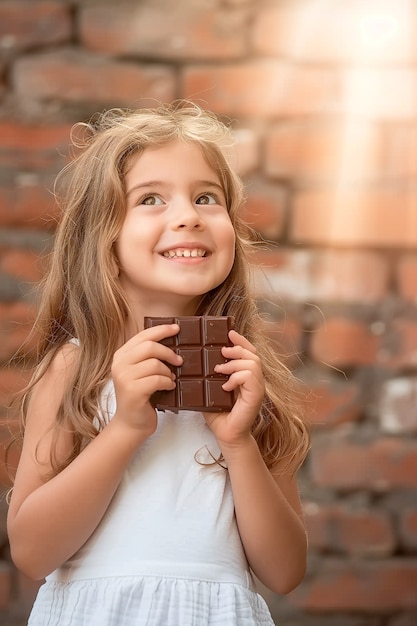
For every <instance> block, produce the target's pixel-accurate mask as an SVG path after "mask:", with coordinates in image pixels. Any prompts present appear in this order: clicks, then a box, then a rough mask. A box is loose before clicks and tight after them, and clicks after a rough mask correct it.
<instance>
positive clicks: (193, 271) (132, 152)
mask: <svg viewBox="0 0 417 626" xmlns="http://www.w3.org/2000/svg"><path fill="white" fill-rule="evenodd" d="M85 135H86V136H85V137H84V145H83V150H80V149H81V146H80V145H79V144H78V145H77V148H78V150H79V152H78V155H77V156H76V158H74V160H73V162H72V163H71V164H70V165H69V166H68V167H67V168H66V170H65V173H66V174H67V175H69V176H67V177H66V178H65V186H64V190H63V193H62V197H61V201H62V206H63V214H62V220H61V223H60V226H59V229H58V232H57V237H56V245H55V250H54V252H53V254H52V259H51V267H50V271H49V274H48V275H47V277H46V279H45V283H44V285H43V298H42V301H41V303H40V307H39V316H38V319H37V323H36V330H37V332H38V333H39V334H40V344H39V363H38V366H37V369H36V371H35V373H34V377H33V379H32V381H31V383H30V384H29V386H28V388H27V389H26V390H25V393H24V399H23V403H22V407H23V409H22V414H23V419H24V425H25V435H24V441H23V449H22V454H21V459H20V463H19V467H18V470H17V474H16V478H15V484H14V488H13V492H12V497H11V502H10V508H9V516H8V531H9V538H10V545H11V550H12V556H13V559H14V562H15V564H16V566H17V567H18V568H20V569H21V570H22V571H23V572H24V573H25V574H27V575H28V576H30V577H32V578H34V579H42V578H44V577H46V582H45V583H44V584H43V586H42V587H41V589H40V591H39V594H38V597H37V599H36V601H35V605H34V607H33V610H32V614H31V617H30V619H29V624H31V625H33V626H42V625H45V626H46V625H48V626H80V625H85V626H94V625H97V626H107V625H109V626H110V625H111V626H140V625H145V624H146V626H157V625H158V626H205V625H212V626H214V625H217V626H229V625H230V626H231V625H236V626H254V625H271V624H273V621H272V619H271V616H270V614H269V611H268V609H267V606H266V604H265V602H264V600H263V599H262V598H261V596H260V595H258V594H257V593H256V591H255V590H254V585H253V579H252V572H253V573H254V574H255V575H256V577H258V578H259V580H260V581H262V583H264V584H265V585H266V586H267V587H269V588H270V589H271V590H273V591H275V592H277V593H287V592H289V591H290V590H291V589H293V588H294V587H295V586H296V585H298V583H299V582H300V581H301V580H302V578H303V576H304V572H305V564H306V545H307V542H306V533H305V528H304V524H303V519H302V511H301V506H300V500H299V495H298V490H297V483H296V472H297V469H298V467H299V466H300V464H301V462H302V461H303V459H304V457H305V455H306V453H307V449H308V435H307V431H306V428H305V426H304V424H303V422H302V420H301V419H300V417H299V415H298V412H297V411H298V409H297V408H296V406H295V403H294V401H293V399H292V398H293V397H294V395H293V392H292V389H291V387H292V384H291V375H290V374H289V372H288V371H287V369H286V368H285V367H284V366H283V365H282V364H281V363H280V362H279V360H277V358H276V356H275V354H274V352H273V351H272V349H271V348H270V347H269V346H268V342H267V341H266V339H264V338H263V336H262V330H261V329H262V321H261V318H260V314H259V313H258V311H257V309H256V306H255V302H254V298H253V296H252V294H251V292H250V288H249V283H248V251H249V250H250V248H251V246H252V244H251V240H250V237H249V233H248V231H247V229H246V228H245V227H244V225H243V224H242V222H241V221H240V219H239V208H240V206H241V204H242V187H241V183H240V181H239V179H238V177H237V176H236V175H235V174H234V173H233V171H232V169H231V168H230V166H229V165H228V162H227V160H226V158H225V155H224V154H225V148H226V147H227V145H229V144H230V139H231V135H230V131H229V130H228V128H227V127H226V126H224V125H223V124H222V123H221V122H220V121H218V120H217V119H216V118H215V116H214V115H212V114H210V113H207V112H204V111H203V110H201V109H200V108H199V107H197V106H195V105H190V104H186V103H180V104H177V105H175V106H163V107H160V108H158V109H155V110H139V111H136V112H132V111H122V110H114V111H110V112H107V113H104V114H103V115H101V116H100V117H99V119H97V120H96V121H95V122H94V123H91V124H88V125H85ZM184 315H231V316H233V317H234V320H235V330H231V331H230V333H229V338H230V341H231V343H232V345H231V346H229V347H224V348H222V354H223V356H224V361H225V362H224V363H221V364H219V365H218V366H217V368H216V369H217V371H218V372H219V373H221V374H224V375H226V382H225V383H224V385H223V388H224V390H226V391H232V390H233V391H234V394H235V398H236V400H235V403H234V405H233V408H232V410H231V411H230V412H220V413H198V412H190V411H182V410H181V411H179V412H178V413H175V412H171V411H165V412H162V411H156V410H155V409H154V408H153V407H152V406H151V403H150V396H151V395H152V394H153V393H155V392H156V391H157V390H171V389H173V388H174V387H175V385H176V381H175V378H174V375H173V374H172V370H173V369H174V368H175V367H178V366H179V365H181V362H182V359H181V357H180V356H179V355H176V354H175V353H174V352H173V351H172V350H171V349H170V348H169V347H167V346H166V345H164V344H163V343H161V340H163V339H165V338H168V337H171V336H174V335H175V334H177V333H178V331H179V327H178V326H177V325H176V324H162V325H159V326H154V327H152V328H147V329H144V316H159V317H162V316H171V317H172V316H174V317H175V316H184ZM169 366H171V367H169Z"/></svg>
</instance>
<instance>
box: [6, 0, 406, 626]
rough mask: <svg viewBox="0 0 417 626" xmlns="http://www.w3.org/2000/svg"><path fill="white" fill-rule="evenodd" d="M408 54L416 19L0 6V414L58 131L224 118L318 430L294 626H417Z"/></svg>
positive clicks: (77, 3) (64, 154)
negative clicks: (167, 105) (182, 115)
mask: <svg viewBox="0 0 417 626" xmlns="http://www.w3.org/2000/svg"><path fill="white" fill-rule="evenodd" d="M416 42H417V6H416V3H415V2H414V1H413V0H378V1H376V0H212V1H211V2H208V1H207V0H195V1H193V2H187V1H186V0H175V2H174V1H171V2H169V1H168V0H141V1H140V2H139V1H135V0H127V1H124V2H122V3H114V2H111V1H106V0H95V1H88V0H86V1H84V2H83V1H82V0H44V1H38V0H28V1H21V0H2V1H0V166H1V170H0V329H1V345H0V360H1V362H2V363H4V364H5V365H4V367H3V368H2V370H1V371H0V396H1V401H2V402H1V405H2V406H4V405H5V404H6V403H7V401H8V399H9V398H10V396H11V394H12V392H13V391H14V390H15V389H17V388H18V387H19V386H20V385H21V384H22V380H24V378H25V373H24V372H22V371H19V370H17V369H12V368H10V367H8V366H7V364H6V363H7V360H8V359H9V357H10V356H11V355H12V354H13V352H14V350H15V349H16V348H17V346H18V345H19V344H20V343H21V341H22V339H23V338H24V337H25V336H26V333H27V330H28V327H29V323H30V319H32V317H33V308H34V304H33V297H32V295H31V288H32V285H33V283H34V282H35V281H36V280H37V279H38V278H39V277H40V276H41V275H42V256H43V254H44V252H45V251H46V250H47V249H48V247H49V246H50V243H51V240H52V237H53V230H54V223H55V222H54V219H55V217H56V212H55V207H54V203H53V198H52V195H51V192H50V190H51V187H52V184H53V179H54V176H55V175H56V173H57V171H58V170H59V169H60V168H61V167H62V166H63V165H64V164H65V162H66V160H67V159H68V135H69V129H70V127H71V125H72V123H73V122H75V121H77V120H79V119H85V118H88V117H89V116H90V115H91V114H92V113H94V112H95V111H97V110H102V109H103V108H109V107H111V106H125V105H126V106H129V107H136V106H148V105H152V104H154V103H155V101H159V100H163V101H170V100H172V99H174V98H178V97H186V98H189V99H191V100H195V101H197V102H199V103H200V104H203V105H204V106H207V107H208V108H211V109H213V110H214V111H216V112H218V113H219V114H221V115H224V116H227V117H228V118H232V119H233V120H234V126H235V128H236V134H237V136H238V138H239V144H238V150H237V157H236V158H237V164H238V168H239V170H240V172H241V173H242V175H243V176H244V178H245V181H246V183H247V191H248V202H247V205H246V208H245V212H246V218H247V220H248V221H249V222H250V223H251V224H252V225H253V226H254V227H255V228H256V229H258V230H259V231H260V232H261V233H262V235H263V236H264V237H265V238H266V239H268V240H271V241H273V242H276V243H278V244H279V245H278V246H275V247H273V246H269V248H265V249H263V250H260V251H259V253H258V259H257V261H258V264H259V267H260V268H261V267H262V270H258V285H259V292H260V295H261V298H262V299H263V300H265V301H266V300H268V303H265V311H266V312H268V314H269V315H270V327H271V340H272V341H275V342H276V343H277V345H279V346H280V347H281V349H283V350H284V351H285V354H286V355H287V357H286V358H287V360H288V363H289V364H290V366H291V367H292V368H294V370H295V371H296V373H297V375H298V376H299V377H300V380H301V381H302V382H303V384H304V385H305V390H306V393H305V395H306V406H307V409H308V413H309V415H310V417H311V421H312V423H313V447H312V451H311V454H310V456H309V458H308V460H307V462H306V464H305V466H304V468H303V471H302V472H301V476H300V484H301V489H302V497H303V503H304V508H305V514H306V519H307V524H308V528H309V535H310V559H309V571H308V574H307V577H306V579H305V582H304V583H303V584H302V585H301V586H300V587H299V588H298V589H297V590H296V591H295V592H293V593H291V594H290V595H289V596H288V597H285V598H279V597H277V596H272V595H271V594H269V593H268V592H266V591H264V593H265V596H266V598H267V600H268V602H269V603H270V605H271V608H272V611H273V613H274V616H275V618H276V620H277V622H278V623H282V624H287V625H290V626H307V625H308V626H319V625H320V626H411V625H415V624H417V506H416V505H417V182H416V177H417V124H416V120H417V43H416ZM3 413H4V410H3ZM1 439H2V440H5V439H6V432H5V431H2V432H1ZM0 479H1V481H2V482H5V481H6V478H5V475H4V471H2V474H1V476H0ZM5 511H6V505H5V502H4V498H3V499H2V500H1V501H0V544H1V545H0V550H1V552H0V622H1V623H2V624H5V626H12V624H13V625H20V624H23V623H24V616H25V615H26V614H27V612H28V610H29V607H30V604H31V601H32V598H33V594H34V592H35V590H36V584H33V583H30V582H29V581H27V580H25V579H23V578H22V577H21V576H19V575H18V574H17V572H16V571H15V570H14V569H13V567H12V565H11V563H10V560H9V556H8V548H7V539H6V534H5V521H4V520H5Z"/></svg>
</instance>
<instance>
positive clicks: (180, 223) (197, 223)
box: [172, 201, 204, 230]
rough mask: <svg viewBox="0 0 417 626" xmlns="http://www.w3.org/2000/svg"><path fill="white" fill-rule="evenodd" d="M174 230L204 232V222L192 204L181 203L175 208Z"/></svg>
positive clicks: (187, 202)
mask: <svg viewBox="0 0 417 626" xmlns="http://www.w3.org/2000/svg"><path fill="white" fill-rule="evenodd" d="M172 229H173V230H204V221H203V219H202V218H201V215H200V213H199V212H198V210H197V209H196V207H195V206H194V204H193V203H192V202H189V201H181V202H179V203H178V204H177V206H176V208H175V213H174V217H173V219H172Z"/></svg>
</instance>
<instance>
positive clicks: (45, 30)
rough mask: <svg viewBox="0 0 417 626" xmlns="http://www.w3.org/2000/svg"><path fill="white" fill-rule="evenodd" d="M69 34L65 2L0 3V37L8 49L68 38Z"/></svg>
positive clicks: (18, 0) (15, 0) (10, 0)
mask: <svg viewBox="0 0 417 626" xmlns="http://www.w3.org/2000/svg"><path fill="white" fill-rule="evenodd" d="M71 33H72V18H71V8H70V6H69V5H68V4H65V3H61V2H47V1H39V2H37V1H36V0H6V1H3V2H2V3H1V4H0V38H2V40H3V42H4V47H7V48H8V49H10V48H19V49H22V48H28V47H31V46H33V45H39V44H43V45H45V44H52V43H60V42H63V41H68V40H69V39H70V37H71Z"/></svg>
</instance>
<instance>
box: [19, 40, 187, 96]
mask: <svg viewBox="0 0 417 626" xmlns="http://www.w3.org/2000/svg"><path fill="white" fill-rule="evenodd" d="M14 82H15V86H16V90H17V93H18V95H20V96H22V97H23V96H24V95H25V94H27V93H30V94H31V97H32V98H42V99H44V98H54V99H58V100H62V101H67V102H91V103H97V104H98V103H112V104H113V105H114V106H115V105H116V100H117V105H118V106H130V107H135V106H137V107H139V106H154V105H155V101H171V100H173V99H174V97H175V76H174V71H173V70H171V69H170V68H168V67H167V66H162V65H155V64H150V65H148V66H146V65H143V64H140V65H139V64H134V63H131V62H127V61H114V60H111V59H108V58H106V57H102V56H99V55H93V54H85V53H83V52H81V51H79V50H75V49H73V50H60V51H54V52H53V53H50V52H46V53H40V54H32V55H30V56H27V57H22V58H21V59H18V60H17V61H16V63H15V66H14Z"/></svg>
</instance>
